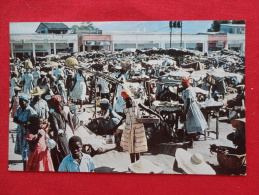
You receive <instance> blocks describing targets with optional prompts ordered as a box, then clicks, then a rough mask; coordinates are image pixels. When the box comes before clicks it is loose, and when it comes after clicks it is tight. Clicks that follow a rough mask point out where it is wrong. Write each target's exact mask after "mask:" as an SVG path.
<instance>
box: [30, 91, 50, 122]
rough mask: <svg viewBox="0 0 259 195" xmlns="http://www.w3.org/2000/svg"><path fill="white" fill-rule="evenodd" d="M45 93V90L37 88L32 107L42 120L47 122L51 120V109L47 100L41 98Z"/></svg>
mask: <svg viewBox="0 0 259 195" xmlns="http://www.w3.org/2000/svg"><path fill="white" fill-rule="evenodd" d="M44 92H45V90H44V89H40V88H39V87H35V88H34V89H33V92H32V95H33V96H34V98H33V101H32V102H31V107H32V108H33V109H34V110H35V111H36V112H37V114H38V116H39V117H40V119H42V120H45V119H48V118H49V107H48V104H47V102H46V101H45V100H43V99H42V98H41V95H42V94H43V93H44Z"/></svg>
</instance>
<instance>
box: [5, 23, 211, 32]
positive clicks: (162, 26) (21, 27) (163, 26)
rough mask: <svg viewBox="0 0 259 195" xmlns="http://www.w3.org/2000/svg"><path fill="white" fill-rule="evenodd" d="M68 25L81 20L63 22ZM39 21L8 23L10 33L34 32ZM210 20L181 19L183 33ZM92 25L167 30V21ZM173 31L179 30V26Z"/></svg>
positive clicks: (198, 28)
mask: <svg viewBox="0 0 259 195" xmlns="http://www.w3.org/2000/svg"><path fill="white" fill-rule="evenodd" d="M64 23H65V24H66V25H67V26H68V27H71V26H73V25H74V24H77V25H80V24H81V22H64ZM39 24H40V22H20V23H10V33H12V34H13V33H35V30H36V29H37V27H38V26H39ZM211 24H212V21H209V20H207V21H183V32H184V33H199V32H206V31H207V29H208V28H210V26H211ZM93 25H94V27H97V28H99V29H100V30H103V31H137V30H139V31H143V30H145V31H147V32H149V31H169V30H170V29H169V21H128V22H93ZM173 32H180V29H179V28H175V29H173Z"/></svg>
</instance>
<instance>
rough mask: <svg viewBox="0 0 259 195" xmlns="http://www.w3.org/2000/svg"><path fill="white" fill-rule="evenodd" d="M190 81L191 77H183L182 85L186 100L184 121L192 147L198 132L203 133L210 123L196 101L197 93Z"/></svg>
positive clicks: (184, 99) (183, 95)
mask: <svg viewBox="0 0 259 195" xmlns="http://www.w3.org/2000/svg"><path fill="white" fill-rule="evenodd" d="M189 81H190V78H186V77H184V78H182V86H183V88H184V91H183V92H182V99H183V101H184V110H183V115H182V121H183V122H184V128H185V130H186V133H187V134H188V135H189V137H190V146H191V147H192V146H193V138H194V137H195V136H196V135H197V133H201V132H203V131H204V130H205V129H206V128H208V125H207V122H206V120H205V118H204V116H203V114H202V112H201V111H200V109H199V107H198V105H197V103H196V101H195V99H196V93H195V90H194V88H193V87H192V86H191V84H190V83H189Z"/></svg>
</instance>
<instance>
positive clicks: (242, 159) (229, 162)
mask: <svg viewBox="0 0 259 195" xmlns="http://www.w3.org/2000/svg"><path fill="white" fill-rule="evenodd" d="M226 148H227V149H228V150H229V153H226V152H223V151H219V152H217V160H218V162H219V165H220V166H221V167H223V168H224V169H226V170H228V171H232V172H236V171H240V170H241V168H242V167H243V166H244V165H245V163H246V155H245V154H242V155H238V154H234V150H235V149H233V148H228V147H226ZM231 153H233V154H231Z"/></svg>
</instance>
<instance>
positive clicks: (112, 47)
mask: <svg viewBox="0 0 259 195" xmlns="http://www.w3.org/2000/svg"><path fill="white" fill-rule="evenodd" d="M114 49H115V47H114V43H112V51H114Z"/></svg>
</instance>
